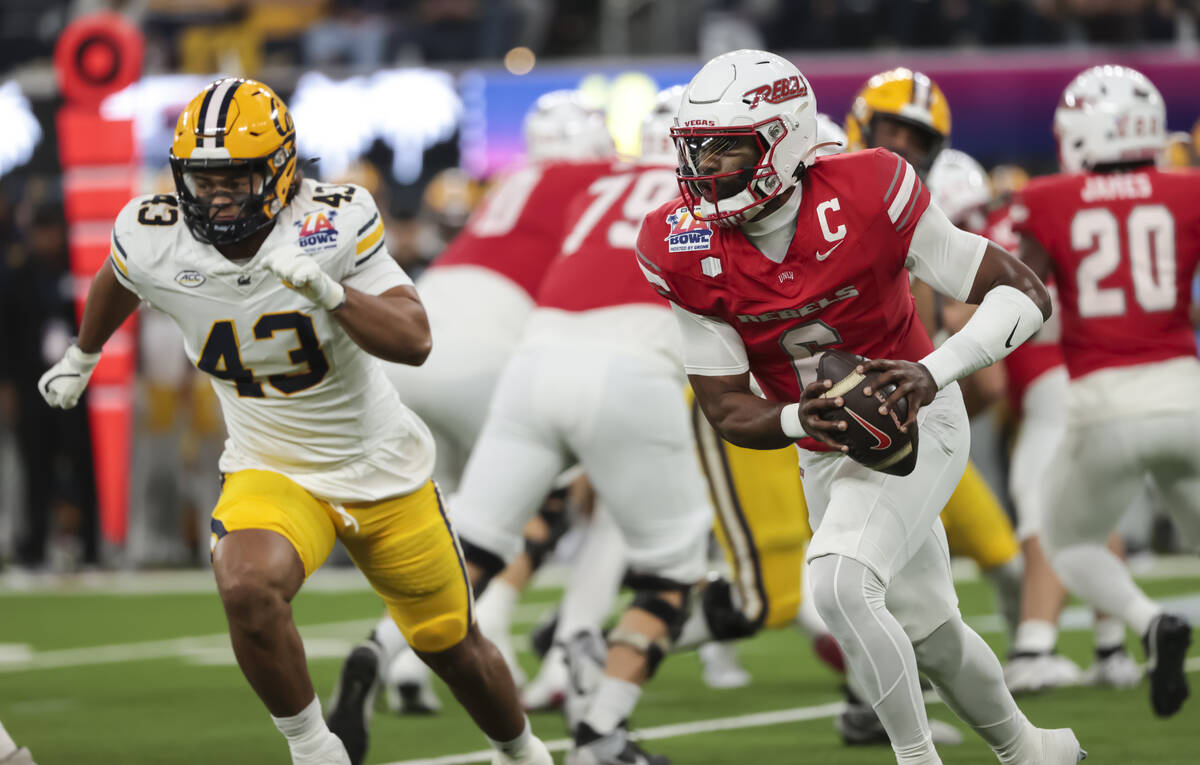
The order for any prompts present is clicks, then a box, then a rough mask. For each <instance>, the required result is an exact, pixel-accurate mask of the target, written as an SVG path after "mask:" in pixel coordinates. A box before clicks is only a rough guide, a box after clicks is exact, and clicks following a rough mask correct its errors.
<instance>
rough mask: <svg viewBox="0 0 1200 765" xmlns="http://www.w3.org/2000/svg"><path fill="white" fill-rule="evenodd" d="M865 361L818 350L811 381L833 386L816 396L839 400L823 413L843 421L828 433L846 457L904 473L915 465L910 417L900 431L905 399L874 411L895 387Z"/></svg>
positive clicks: (906, 405)
mask: <svg viewBox="0 0 1200 765" xmlns="http://www.w3.org/2000/svg"><path fill="white" fill-rule="evenodd" d="M868 365H869V362H868V360H867V359H864V358H863V357H861V356H856V355H854V354H853V353H846V352H845V351H838V350H830V351H825V352H824V353H823V354H821V358H820V360H819V361H818V362H817V379H818V381H821V380H830V381H832V382H833V386H832V387H831V388H829V389H828V390H826V391H825V392H824V393H822V394H821V395H820V397H821V398H823V399H826V400H836V399H839V398H840V399H842V401H843V405H842V406H840V407H838V408H831V409H826V410H825V412H824V415H823V416H824V418H825V419H827V420H829V421H832V422H838V423H845V426H846V427H845V429H844V430H842V429H840V427H839V429H837V430H833V431H831V435H832V437H833V439H834V440H836V441H837V442H838V443H840V444H844V445H845V446H847V447H848V448H849V451H847V452H846V454H847V455H848V456H849V457H850V458H851V459H853V460H855V461H856V462H860V463H862V464H863V465H866V466H867V467H869V468H871V469H872V470H879V471H881V472H884V473H888V474H889V475H908V474H909V473H911V472H912V471H913V468H914V467H916V464H917V423H916V421H915V419H914V420H913V421H912V422H911V423H909V424H908V427H907V428H906V430H907V432H905V431H904V430H901V428H902V427H904V425H905V423H906V422H907V420H908V413H909V402H908V400H907V398H904V397H901V398H900V399H899V400H897V401H896V402H895V403H894V405H893V406H891V407H889V408H888V411H887V414H883V413H881V412H880V408H881V407H882V406H883V405H884V403H885V402H887V400H888V397H889V396H891V394H892V393H894V392H895V390H896V386H895V385H894V384H891V383H889V382H887V381H884V383H883V384H882V385H881V384H880V379H879V378H880V377H882V376H883V375H884V374H885V373H884V372H883V371H880V370H876V369H871V368H870V367H869V366H868ZM860 369H861V370H862V371H859V370H860ZM866 391H870V394H869V395H868V394H867V392H866ZM936 392H937V390H936V387H935V388H934V393H936Z"/></svg>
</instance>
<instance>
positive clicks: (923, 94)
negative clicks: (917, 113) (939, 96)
mask: <svg viewBox="0 0 1200 765" xmlns="http://www.w3.org/2000/svg"><path fill="white" fill-rule="evenodd" d="M912 82H913V92H912V102H913V104H915V105H916V106H919V107H921V108H922V109H924V110H925V111H929V107H930V103H929V102H930V100H931V98H930V96H931V91H932V88H931V87H930V84H931V83H930V80H929V77H928V76H926V75H924V74H922V73H921V72H913V80H912Z"/></svg>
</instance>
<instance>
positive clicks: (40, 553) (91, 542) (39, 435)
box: [0, 204, 98, 569]
mask: <svg viewBox="0 0 1200 765" xmlns="http://www.w3.org/2000/svg"><path fill="white" fill-rule="evenodd" d="M10 241H11V240H10ZM4 267H5V269H6V270H7V273H6V275H5V278H3V279H0V284H2V289H3V294H0V380H3V381H4V382H5V383H7V384H8V385H9V386H11V387H10V388H9V389H10V391H12V393H11V394H10V395H11V396H12V398H13V399H14V400H15V402H16V413H15V415H16V416H15V420H16V428H15V429H16V435H17V448H18V453H19V458H20V460H21V462H22V468H23V473H24V476H25V480H24V485H25V499H26V501H25V519H26V522H25V525H24V534H23V535H22V537H21V539H20V541H19V542H18V545H17V551H16V552H17V556H16V557H17V562H18V563H20V564H22V565H25V566H28V567H31V568H39V567H42V566H44V565H46V564H47V562H50V563H51V564H52V565H53V566H54V567H55V568H59V569H62V568H73V567H75V566H76V565H78V564H80V563H83V564H95V563H97V562H98V550H97V543H98V540H97V516H96V487H95V480H94V477H93V473H92V443H91V435H90V432H89V429H88V420H87V406H86V405H81V406H78V407H76V408H75V409H71V410H68V411H60V410H55V409H51V408H50V407H48V406H46V405H45V402H44V401H42V400H41V396H40V395H38V392H37V381H38V377H39V376H41V373H42V372H43V371H45V369H46V368H47V367H49V366H50V365H51V364H52V363H53V362H54V360H55V359H57V358H59V357H60V356H61V355H62V353H63V351H64V350H65V349H66V347H67V345H68V344H69V343H70V342H71V339H72V338H73V337H74V336H75V331H76V324H75V304H74V295H73V290H74V285H73V282H72V279H71V275H70V270H69V266H68V255H67V234H66V221H65V220H64V218H63V211H62V207H61V206H60V205H57V204H40V205H39V206H38V207H37V208H36V209H35V210H34V212H33V215H32V218H31V220H30V223H29V226H28V230H27V231H26V232H25V236H24V238H23V239H22V240H21V241H20V243H19V244H18V245H17V246H15V247H13V248H12V249H11V250H10V251H9V253H8V257H7V259H6V263H5V266H4ZM83 403H84V404H86V395H85V398H84V402H83ZM52 532H53V533H54V545H53V551H54V553H55V555H54V559H53V560H52V561H48V560H47V542H48V541H49V540H50V537H51V533H52Z"/></svg>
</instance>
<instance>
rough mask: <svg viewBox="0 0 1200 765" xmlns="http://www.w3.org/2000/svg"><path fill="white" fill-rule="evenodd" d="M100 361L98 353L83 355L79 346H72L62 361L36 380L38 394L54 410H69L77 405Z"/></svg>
mask: <svg viewBox="0 0 1200 765" xmlns="http://www.w3.org/2000/svg"><path fill="white" fill-rule="evenodd" d="M99 361H100V354H99V353H84V352H83V351H81V350H79V346H77V345H72V346H71V347H70V348H68V349H67V352H66V353H64V354H63V357H62V360H61V361H59V362H58V363H57V364H55V365H54V366H52V367H50V369H48V370H47V371H46V374H44V375H42V379H40V380H38V392H39V393H41V394H42V398H44V399H46V403H47V404H49V405H50V406H52V407H54V408H55V409H71V408H73V407H74V406H75V405H76V404H77V403H79V397H80V396H82V395H83V390H84V388H86V387H87V384H88V380H90V379H91V378H92V370H93V369H95V368H96V364H97V363H99Z"/></svg>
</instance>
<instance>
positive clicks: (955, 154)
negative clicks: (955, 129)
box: [927, 149, 992, 231]
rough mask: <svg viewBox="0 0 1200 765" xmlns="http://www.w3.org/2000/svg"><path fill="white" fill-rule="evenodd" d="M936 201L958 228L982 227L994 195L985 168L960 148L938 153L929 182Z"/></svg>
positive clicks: (930, 171) (972, 228)
mask: <svg viewBox="0 0 1200 765" xmlns="http://www.w3.org/2000/svg"><path fill="white" fill-rule="evenodd" d="M927 184H928V186H929V193H930V194H932V195H933V201H934V202H936V203H937V206H938V207H940V208H941V209H942V212H944V213H946V217H947V218H949V219H950V222H951V223H953V224H954V225H956V226H963V227H965V228H967V229H970V230H972V231H976V230H978V229H980V228H982V224H983V208H984V207H986V206H987V203H988V202H990V201H991V198H992V192H991V188H990V187H989V185H988V176H987V173H986V172H985V171H984V169H983V165H981V164H979V163H978V162H976V161H975V159H974V158H973V157H971V155H969V154H967V153H965V152H961V151H959V150H958V149H942V150H941V151H940V152H938V155H937V159H935V160H934V161H933V167H932V168H930V170H929V179H928V181H927Z"/></svg>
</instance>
